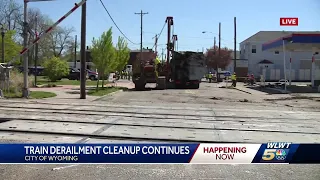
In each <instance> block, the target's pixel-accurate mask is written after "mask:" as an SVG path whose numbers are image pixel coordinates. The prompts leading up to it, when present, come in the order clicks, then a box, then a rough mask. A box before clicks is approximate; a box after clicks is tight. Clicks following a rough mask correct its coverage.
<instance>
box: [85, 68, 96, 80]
mask: <svg viewBox="0 0 320 180" xmlns="http://www.w3.org/2000/svg"><path fill="white" fill-rule="evenodd" d="M87 74H88V78H89V79H90V80H91V81H96V80H98V73H97V72H95V71H91V70H90V69H87Z"/></svg>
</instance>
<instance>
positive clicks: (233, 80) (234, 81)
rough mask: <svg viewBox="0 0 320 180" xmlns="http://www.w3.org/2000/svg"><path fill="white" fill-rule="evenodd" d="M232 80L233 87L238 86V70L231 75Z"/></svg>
mask: <svg viewBox="0 0 320 180" xmlns="http://www.w3.org/2000/svg"><path fill="white" fill-rule="evenodd" d="M231 80H232V86H233V87H236V86H237V75H236V72H234V73H233V74H232V75H231Z"/></svg>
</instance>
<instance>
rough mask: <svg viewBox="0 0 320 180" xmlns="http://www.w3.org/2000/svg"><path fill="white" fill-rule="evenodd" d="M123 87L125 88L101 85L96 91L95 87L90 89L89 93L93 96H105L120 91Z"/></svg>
mask: <svg viewBox="0 0 320 180" xmlns="http://www.w3.org/2000/svg"><path fill="white" fill-rule="evenodd" d="M121 89H123V88H120V87H104V88H101V87H100V88H99V90H98V91H96V90H95V89H92V90H89V91H88V95H91V96H104V95H107V94H110V93H113V92H116V91H119V90H121Z"/></svg>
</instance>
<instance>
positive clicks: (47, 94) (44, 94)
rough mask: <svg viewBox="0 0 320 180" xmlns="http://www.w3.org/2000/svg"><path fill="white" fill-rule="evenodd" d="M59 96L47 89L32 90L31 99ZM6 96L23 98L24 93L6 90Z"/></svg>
mask: <svg viewBox="0 0 320 180" xmlns="http://www.w3.org/2000/svg"><path fill="white" fill-rule="evenodd" d="M55 96H57V95H56V94H55V93H53V92H46V91H32V92H30V97H29V98H31V99H43V98H50V97H55ZM4 97H5V98H22V93H14V92H4Z"/></svg>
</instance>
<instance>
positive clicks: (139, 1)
mask: <svg viewBox="0 0 320 180" xmlns="http://www.w3.org/2000/svg"><path fill="white" fill-rule="evenodd" d="M17 1H19V2H22V0H17ZM76 2H80V0H55V1H52V2H32V3H29V7H34V8H38V9H40V10H41V11H42V12H43V13H45V14H47V15H48V16H49V17H50V18H51V19H53V20H54V21H56V20H58V19H59V18H60V17H61V16H63V15H64V14H65V13H66V12H68V11H69V10H70V9H71V8H72V7H73V6H74V3H76ZM103 2H104V4H105V5H106V7H107V9H108V10H109V12H110V14H111V15H112V17H113V19H114V20H115V21H116V23H117V25H118V26H119V27H120V29H121V30H122V31H123V32H124V33H125V34H126V36H127V37H128V38H129V39H130V40H131V41H133V42H135V43H140V16H139V15H135V14H134V13H135V12H140V11H141V10H143V11H144V12H148V13H149V14H148V15H145V16H144V18H143V21H144V22H143V26H144V29H143V31H144V34H143V43H144V47H149V48H151V47H152V46H153V43H154V39H152V37H154V36H155V34H156V33H159V32H160V30H161V28H162V26H163V24H164V22H165V19H166V17H167V16H173V20H174V24H175V25H174V32H175V34H177V35H178V48H179V50H195V51H196V50H199V51H201V50H202V48H209V47H210V46H212V45H213V37H214V36H216V37H217V39H218V31H219V28H218V27H219V22H221V30H222V31H221V32H222V33H221V39H222V40H221V45H222V46H227V47H229V48H233V42H234V41H233V39H234V35H233V34H234V31H233V30H234V26H233V18H234V17H237V42H238V43H240V42H241V41H243V40H245V39H246V38H248V37H250V36H251V35H253V34H255V33H256V32H258V31H261V30H265V31H266V30H275V31H278V30H281V31H282V30H285V31H291V30H294V31H302V30H303V31H309V30H310V31H316V30H320V23H319V19H320V11H319V9H320V1H319V0H268V1H262V0H242V1H239V0H221V1H217V0H161V1H156V0H155V1H152V0H103ZM87 9H88V11H87V44H88V45H90V44H91V40H92V38H93V37H99V36H100V35H101V33H102V32H103V31H107V30H108V29H109V28H110V27H111V26H113V34H114V41H116V39H117V37H118V36H122V35H121V33H120V32H119V31H118V30H117V29H116V27H114V25H113V23H112V21H111V20H110V18H109V17H108V15H107V13H106V12H105V10H104V9H103V7H102V5H101V3H100V1H99V0H88V2H87ZM280 17H298V18H299V26H298V27H283V26H282V27H281V26H280V25H279V23H280V20H279V18H280ZM80 20H81V9H80V8H79V9H78V10H77V11H76V12H75V13H73V14H71V15H70V16H69V17H68V18H67V19H66V20H64V21H63V22H62V23H61V25H63V26H74V27H75V28H76V32H75V34H77V35H79V36H80V25H81V24H80ZM202 31H210V32H212V33H213V34H210V33H207V34H202V33H201V32H202ZM166 34H167V33H166V31H165V30H164V32H163V33H162V35H161V37H160V39H159V49H160V50H161V48H165V43H166ZM129 47H130V48H131V49H138V48H139V44H138V45H134V44H131V43H129ZM159 49H158V50H159Z"/></svg>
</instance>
